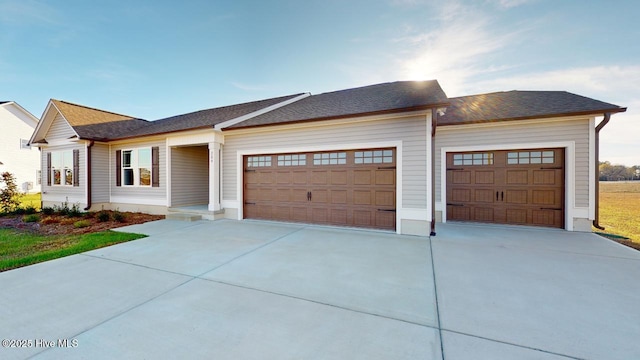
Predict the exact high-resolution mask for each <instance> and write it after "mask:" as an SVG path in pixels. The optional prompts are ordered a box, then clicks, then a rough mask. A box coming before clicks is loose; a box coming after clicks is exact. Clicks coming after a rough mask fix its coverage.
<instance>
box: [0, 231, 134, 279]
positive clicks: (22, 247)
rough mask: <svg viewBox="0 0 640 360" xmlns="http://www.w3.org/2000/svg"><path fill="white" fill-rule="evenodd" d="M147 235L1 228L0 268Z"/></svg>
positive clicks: (4, 268) (5, 268) (16, 266)
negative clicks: (35, 231)
mask: <svg viewBox="0 0 640 360" xmlns="http://www.w3.org/2000/svg"><path fill="white" fill-rule="evenodd" d="M145 236H146V235H140V234H129V233H119V232H114V231H103V232H97V233H89V234H81V235H54V236H46V235H38V234H33V233H28V232H18V231H16V230H13V229H0V271H6V270H10V269H15V268H18V267H22V266H27V265H31V264H35V263H39V262H43V261H47V260H52V259H57V258H60V257H64V256H68V255H73V254H77V253H80V252H84V251H89V250H93V249H98V248H101V247H105V246H109V245H114V244H117V243H121V242H126V241H131V240H135V239H140V238H143V237H145Z"/></svg>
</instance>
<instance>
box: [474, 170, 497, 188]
mask: <svg viewBox="0 0 640 360" xmlns="http://www.w3.org/2000/svg"><path fill="white" fill-rule="evenodd" d="M475 183H476V184H483V185H492V184H495V173H494V171H493V170H491V171H476V172H475Z"/></svg>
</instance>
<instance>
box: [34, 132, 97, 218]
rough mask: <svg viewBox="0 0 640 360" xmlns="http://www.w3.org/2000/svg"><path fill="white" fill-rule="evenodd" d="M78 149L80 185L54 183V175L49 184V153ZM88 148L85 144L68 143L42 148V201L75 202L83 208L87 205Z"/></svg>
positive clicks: (69, 203) (72, 203) (70, 204)
mask: <svg viewBox="0 0 640 360" xmlns="http://www.w3.org/2000/svg"><path fill="white" fill-rule="evenodd" d="M75 149H78V150H79V151H80V154H79V162H78V165H79V168H80V177H79V181H80V183H79V186H65V185H58V186H54V185H53V177H52V178H51V186H48V185H47V153H51V152H56V151H73V150H75ZM85 150H86V148H85V145H84V144H80V145H67V146H57V147H47V148H44V149H42V152H41V154H42V156H41V164H42V201H51V202H55V203H56V204H61V203H62V202H65V201H66V202H68V205H69V207H71V206H72V205H74V204H78V205H79V206H80V207H81V208H84V207H86V206H87V204H86V203H87V197H86V192H85V188H86V185H87V183H86V170H85V169H86V159H87V157H86V151H85Z"/></svg>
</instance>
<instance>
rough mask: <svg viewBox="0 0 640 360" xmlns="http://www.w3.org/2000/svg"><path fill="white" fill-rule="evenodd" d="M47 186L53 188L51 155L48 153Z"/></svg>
mask: <svg viewBox="0 0 640 360" xmlns="http://www.w3.org/2000/svg"><path fill="white" fill-rule="evenodd" d="M47 186H51V153H50V152H48V153H47Z"/></svg>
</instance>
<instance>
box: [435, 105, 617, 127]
mask: <svg viewBox="0 0 640 360" xmlns="http://www.w3.org/2000/svg"><path fill="white" fill-rule="evenodd" d="M626 111H627V108H626V107H618V108H611V109H602V110H590V111H577V112H567V113H557V114H546V115H531V116H519V117H512V118H501V119H487V120H469V121H458V122H454V123H452V122H444V123H443V122H438V125H437V126H453V125H468V124H480V123H491V122H502V121H517V120H533V119H550V118H556V117H568V116H584V115H595V116H599V115H602V114H605V113H610V114H615V113H621V112H626Z"/></svg>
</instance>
